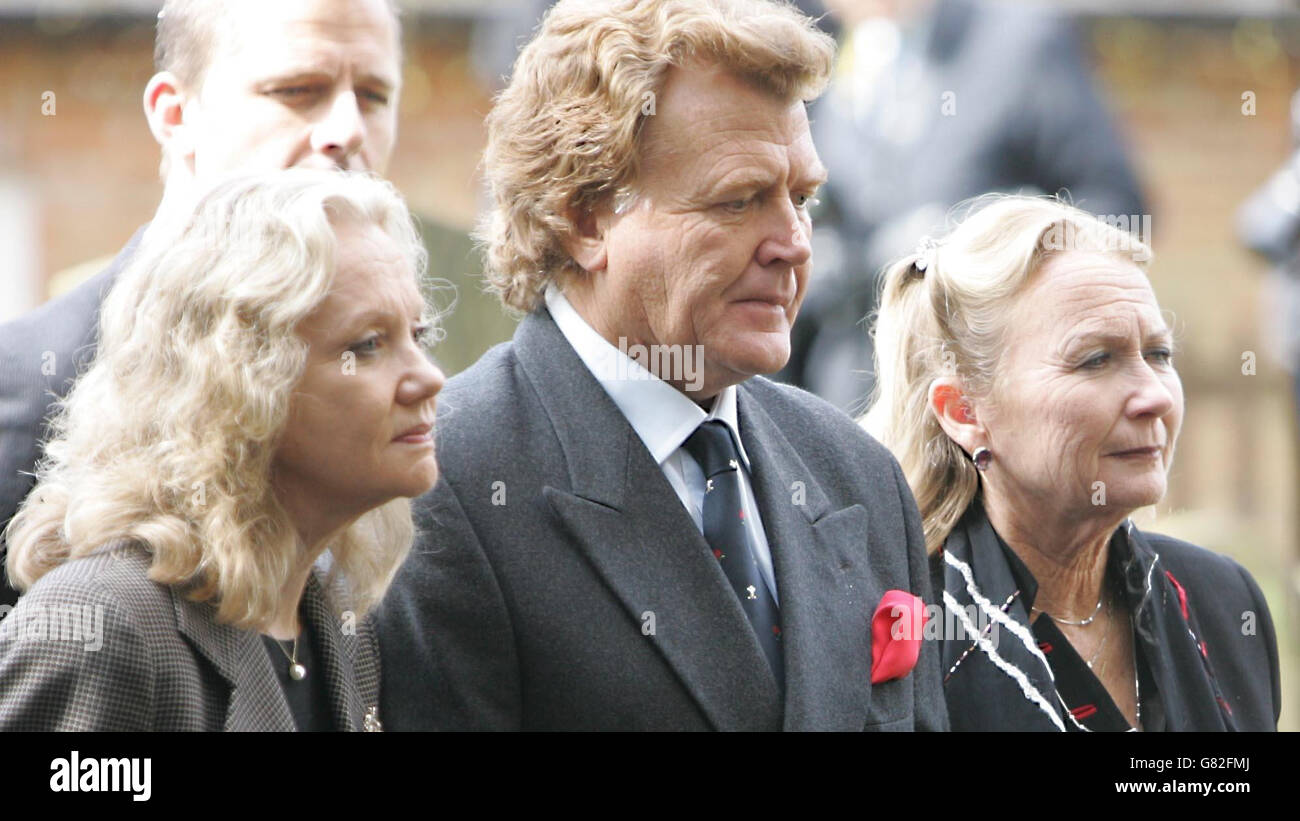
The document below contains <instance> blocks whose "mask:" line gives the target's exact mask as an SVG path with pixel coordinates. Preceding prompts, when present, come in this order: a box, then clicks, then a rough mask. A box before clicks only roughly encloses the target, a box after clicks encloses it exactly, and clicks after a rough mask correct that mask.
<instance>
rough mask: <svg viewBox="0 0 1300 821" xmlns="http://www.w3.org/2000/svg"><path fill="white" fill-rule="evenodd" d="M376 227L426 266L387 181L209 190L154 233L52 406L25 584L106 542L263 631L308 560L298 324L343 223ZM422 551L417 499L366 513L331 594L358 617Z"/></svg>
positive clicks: (329, 269) (325, 288)
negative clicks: (287, 465) (293, 489)
mask: <svg viewBox="0 0 1300 821" xmlns="http://www.w3.org/2000/svg"><path fill="white" fill-rule="evenodd" d="M348 221H355V222H360V223H362V224H373V225H376V226H379V227H380V228H381V229H382V230H383V231H384V232H385V233H386V234H387V235H388V236H389V237H391V238H392V239H393V240H394V241H395V243H396V244H397V245H398V247H399V248H400V249H401V250H402V251H403V252H404V254H405V256H406V258H407V259H408V260H409V261H410V263H411V267H412V270H413V271H414V274H413V275H414V276H415V277H416V279H417V282H418V280H419V279H421V278H422V277H423V276H424V270H425V262H426V260H425V251H424V248H423V246H422V245H421V243H420V239H419V235H418V233H417V231H416V228H415V226H414V225H413V223H412V220H411V217H410V215H409V213H408V212H407V209H406V206H405V205H404V204H403V202H402V199H401V197H400V196H399V195H398V193H397V192H396V191H395V190H394V189H393V187H392V186H391V185H389V184H388V183H386V182H383V181H381V180H379V179H376V178H371V177H366V176H361V175H355V174H344V173H341V172H331V171H307V170H290V171H280V172H276V173H275V174H270V175H259V176H256V177H245V178H241V179H236V180H232V181H229V182H226V183H223V184H221V185H219V186H217V187H216V188H214V189H213V190H212V191H210V192H209V193H208V194H207V195H206V196H205V197H204V198H203V199H202V200H201V201H200V202H199V203H198V205H197V206H196V208H195V209H194V211H193V212H192V213H190V214H186V215H182V216H181V217H180V218H178V219H175V220H173V221H172V222H171V223H170V224H161V223H159V224H155V225H154V226H152V227H151V228H150V231H149V233H148V234H147V235H146V238H145V240H144V241H143V242H142V243H141V245H140V247H139V249H138V250H137V251H136V254H135V256H134V257H133V259H132V261H131V263H130V265H129V266H128V267H127V268H126V269H125V270H124V271H123V272H122V274H121V275H120V277H119V279H118V281H117V283H116V284H115V286H114V287H113V289H112V291H111V292H110V293H109V295H108V297H107V299H106V300H105V302H104V305H103V308H102V310H101V319H100V328H99V347H98V351H97V353H96V356H95V359H94V361H93V363H92V364H91V366H90V367H89V369H88V370H87V371H86V372H85V373H84V374H83V375H82V376H81V377H80V378H79V379H78V380H77V382H76V384H75V386H74V387H73V389H72V391H71V392H70V393H69V395H68V397H67V398H66V399H65V400H64V401H63V402H61V403H60V404H59V405H58V406H57V411H56V415H55V416H54V419H53V421H52V433H51V439H50V441H49V443H48V445H47V446H46V450H45V453H46V456H45V458H44V459H43V460H42V462H41V463H40V465H39V466H38V468H37V484H36V487H35V488H34V489H33V490H32V492H31V494H30V495H29V496H28V497H27V499H26V501H25V502H24V504H23V506H22V508H21V509H20V510H19V512H18V514H17V516H15V518H14V519H13V521H12V522H11V523H10V525H9V528H8V530H7V537H8V542H9V557H8V570H9V576H10V578H11V579H13V580H14V582H15V583H16V584H17V585H18V586H19V588H20V589H26V588H27V587H29V586H30V585H32V584H33V583H35V582H36V580H37V579H39V578H40V577H41V576H43V575H44V574H45V573H47V572H49V571H50V570H52V569H53V568H55V567H57V566H58V565H60V564H62V563H64V562H67V561H69V560H71V559H74V558H77V557H79V556H84V555H86V554H88V553H90V552H92V551H94V550H95V549H96V548H97V547H99V546H101V545H103V544H105V543H106V542H109V541H112V540H115V539H119V538H126V539H133V540H136V541H138V542H141V543H143V544H144V545H145V546H146V547H147V548H148V549H149V550H150V551H151V553H152V566H151V568H150V571H149V577H150V578H151V579H153V580H154V581H157V582H160V583H162V584H167V585H177V586H185V587H186V591H187V595H188V596H189V597H190V598H192V599H194V600H196V601H212V602H213V603H214V604H216V605H217V608H218V613H217V617H218V619H219V620H220V621H222V622H228V623H232V624H235V625H237V626H240V627H244V628H257V627H260V626H262V625H263V624H264V623H265V622H266V620H268V619H269V618H270V617H271V616H272V615H273V614H274V613H275V612H276V611H277V609H278V605H279V603H280V597H281V592H280V591H281V589H282V588H283V587H284V585H285V582H286V580H287V579H288V578H289V575H290V573H291V571H292V569H293V568H294V567H295V566H297V565H299V563H300V561H301V557H302V550H303V547H302V546H301V545H300V540H299V539H298V536H297V533H296V531H295V528H294V525H293V523H292V522H291V521H290V519H289V516H288V514H287V513H286V511H285V510H284V508H283V507H282V506H281V505H280V503H279V502H278V501H277V499H276V496H275V494H274V492H273V489H272V460H273V458H274V456H275V453H276V450H277V447H278V443H279V441H280V439H281V435H282V433H283V431H284V429H285V425H286V420H287V419H288V416H289V404H290V396H291V394H292V393H293V390H294V388H295V387H296V385H297V384H298V381H299V379H300V377H301V375H302V373H303V371H304V367H305V363H306V356H307V352H308V350H307V343H306V342H305V341H304V340H303V339H302V337H300V336H299V335H298V334H297V333H296V331H295V329H296V328H297V326H298V324H299V323H300V322H301V321H302V320H303V319H304V318H306V317H307V316H308V315H310V314H311V313H312V312H313V311H314V310H315V309H316V308H317V307H318V306H319V305H320V304H321V302H322V301H323V300H324V299H325V297H326V295H327V294H328V292H329V290H330V288H331V285H332V283H333V281H334V270H335V251H336V244H337V240H336V238H335V231H334V226H335V225H338V224H340V223H342V222H348ZM412 539H413V526H412V522H411V513H410V503H409V501H408V500H406V499H397V500H394V501H392V502H389V503H387V504H385V505H383V506H381V507H378V508H376V509H374V510H372V511H370V512H368V513H366V514H365V515H363V516H361V517H360V518H359V519H358V520H357V521H356V522H354V523H353V524H352V525H351V526H350V527H349V528H347V529H346V531H344V532H343V533H342V534H341V535H340V536H339V537H338V538H337V539H336V540H335V541H334V542H333V543H332V544H331V545H330V546H329V550H330V552H331V553H332V569H331V572H330V579H329V582H330V583H331V584H338V585H341V587H342V588H343V592H344V593H345V595H347V598H348V599H349V601H348V605H349V606H350V607H351V608H352V609H354V610H356V611H358V612H360V613H364V612H365V611H366V610H367V609H368V608H369V607H370V606H371V605H372V604H374V603H375V602H377V601H378V600H379V599H380V597H382V595H383V592H384V590H385V589H386V588H387V586H388V584H389V582H390V581H391V580H392V577H393V576H394V574H395V573H396V571H397V568H398V566H399V564H400V563H401V561H402V560H403V559H404V558H405V556H406V554H407V551H408V550H409V549H410V545H411V542H412Z"/></svg>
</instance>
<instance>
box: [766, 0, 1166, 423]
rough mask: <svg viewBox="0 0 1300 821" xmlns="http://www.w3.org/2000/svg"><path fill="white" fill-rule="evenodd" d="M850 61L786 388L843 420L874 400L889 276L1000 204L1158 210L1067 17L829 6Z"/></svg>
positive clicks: (821, 128) (909, 3)
mask: <svg viewBox="0 0 1300 821" xmlns="http://www.w3.org/2000/svg"><path fill="white" fill-rule="evenodd" d="M824 3H825V6H826V7H827V9H828V10H829V11H830V12H831V16H830V17H829V18H827V19H826V20H824V23H825V24H826V25H827V26H828V27H834V28H835V30H836V31H837V32H838V34H839V39H840V43H841V50H840V54H839V63H838V66H837V73H836V77H835V80H834V81H833V84H832V86H831V89H830V90H829V91H828V92H827V94H826V96H825V97H823V98H822V99H821V100H819V101H818V102H817V103H816V105H815V106H814V108H813V110H812V112H811V117H812V121H813V138H814V140H815V142H816V144H817V148H818V150H819V151H820V152H821V155H822V157H823V160H824V162H825V163H826V166H827V168H828V169H829V170H830V182H829V183H828V185H827V186H826V188H825V189H824V195H823V196H822V197H821V199H822V211H821V213H819V214H818V215H817V218H816V219H815V220H814V225H815V229H816V233H815V236H814V248H815V249H816V251H815V253H816V258H817V263H816V269H815V276H814V277H813V280H812V283H811V285H810V288H809V294H808V300H807V302H806V303H805V304H804V308H803V312H802V313H801V314H800V317H799V323H798V325H797V326H796V328H795V340H794V342H795V348H794V351H793V353H792V355H791V360H790V364H789V365H787V366H786V369H785V370H784V371H783V372H782V373H781V374H780V375H779V376H778V378H784V379H786V380H787V381H790V382H793V383H795V384H798V385H801V386H803V387H805V388H807V389H809V390H811V391H813V392H814V393H816V394H818V395H820V396H821V397H823V398H824V399H827V400H828V401H830V402H831V403H832V404H835V405H837V406H839V407H840V408H842V409H844V410H849V411H857V410H860V409H861V407H862V406H863V404H864V402H865V399H866V397H867V395H868V393H870V391H871V387H872V379H871V342H870V339H869V338H868V335H867V333H866V329H865V327H864V326H863V324H862V322H861V320H862V318H863V317H864V316H866V315H867V314H868V313H869V312H870V311H871V310H873V309H874V308H875V290H876V282H877V274H878V272H879V271H880V269H881V267H882V266H883V265H885V263H887V262H888V261H889V260H891V259H893V258H895V257H898V256H900V255H902V254H906V253H908V252H909V251H911V250H912V249H913V248H915V247H916V244H917V242H918V241H919V240H920V238H921V237H922V236H924V235H926V234H928V233H935V232H936V230H937V229H938V228H939V227H941V226H942V225H943V223H944V218H945V215H946V214H947V211H948V209H949V208H951V207H952V206H953V205H955V204H956V203H958V202H960V201H961V200H963V199H966V198H968V197H972V196H976V195H978V194H982V193H986V192H990V191H1003V192H1019V193H1031V194H1032V193H1049V194H1056V193H1057V192H1059V191H1066V192H1068V193H1069V196H1070V198H1071V199H1072V200H1073V201H1074V203H1075V204H1076V205H1078V206H1079V207H1081V208H1083V209H1085V210H1087V211H1090V212H1092V213H1095V214H1109V215H1139V214H1141V213H1143V212H1144V211H1145V208H1144V205H1143V202H1142V196H1141V192H1140V189H1139V186H1138V183H1137V179H1136V176H1135V174H1134V171H1133V168H1132V166H1131V165H1130V163H1129V161H1128V159H1127V157H1126V156H1125V148H1124V144H1123V141H1122V140H1121V139H1120V136H1119V134H1118V133H1117V132H1116V130H1115V128H1114V126H1113V125H1112V123H1111V117H1110V114H1109V112H1108V111H1107V109H1106V106H1105V104H1104V103H1103V102H1102V100H1101V98H1100V97H1099V95H1098V93H1097V90H1096V89H1095V88H1094V86H1093V82H1092V79H1091V69H1090V67H1089V66H1088V62H1087V60H1086V59H1085V58H1084V56H1083V53H1082V51H1081V49H1080V44H1079V38H1078V32H1077V30H1076V28H1075V26H1074V23H1073V21H1072V20H1071V19H1069V18H1068V17H1065V16H1062V15H1061V14H1058V13H1057V12H1055V11H1053V10H1051V9H1048V8H1043V7H1041V6H1038V5H1034V4H1030V5H1026V4H1023V3H1014V4H1013V3H1000V2H986V1H985V0H824Z"/></svg>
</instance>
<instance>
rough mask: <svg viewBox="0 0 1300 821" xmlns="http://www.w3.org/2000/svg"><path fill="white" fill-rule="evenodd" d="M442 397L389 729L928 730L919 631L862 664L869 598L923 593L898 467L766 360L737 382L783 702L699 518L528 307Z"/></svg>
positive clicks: (934, 686)
mask: <svg viewBox="0 0 1300 821" xmlns="http://www.w3.org/2000/svg"><path fill="white" fill-rule="evenodd" d="M438 406H439V417H438V423H437V437H438V460H439V464H440V467H441V471H442V474H441V478H440V480H439V482H438V484H437V485H436V487H435V488H434V490H432V491H431V492H430V493H429V494H428V495H426V496H425V497H422V498H421V499H420V500H419V502H418V504H417V523H418V525H419V526H420V527H421V529H422V531H423V532H422V535H421V537H420V539H419V541H418V542H417V546H416V548H415V550H414V552H413V554H412V556H411V557H410V559H409V560H408V561H407V563H406V564H405V565H404V567H403V568H402V570H401V572H400V573H399V575H398V578H397V580H396V582H395V584H394V587H393V588H392V589H391V591H390V594H389V596H388V597H387V598H386V599H385V602H384V604H383V606H382V607H381V608H380V613H379V617H378V624H377V632H378V634H379V639H380V648H381V652H382V654H383V657H384V665H385V670H386V675H385V678H384V681H383V687H382V710H383V715H384V720H385V723H386V725H387V726H388V727H389V728H390V729H434V728H437V729H461V728H494V729H520V728H522V729H539V730H544V729H572V730H589V729H590V730H595V729H600V730H704V729H721V730H778V729H782V728H784V729H788V730H861V729H864V728H865V729H874V730H912V729H928V730H941V729H945V728H946V727H947V719H946V715H945V712H944V706H943V703H942V694H941V692H940V687H939V678H938V658H937V654H936V653H935V650H934V648H933V647H926V648H924V649H923V651H922V655H921V658H920V662H919V663H918V665H917V667H916V668H915V669H914V670H913V671H912V672H911V673H910V674H909V675H907V676H906V677H904V678H901V679H898V680H894V681H891V682H887V683H884V684H880V685H877V686H875V687H873V686H871V684H870V667H871V645H870V620H871V617H872V614H873V612H874V610H875V608H876V606H877V604H878V603H879V602H880V599H881V596H882V595H883V594H884V592H885V591H886V590H889V589H892V588H900V589H905V590H910V591H912V592H914V593H917V594H919V595H921V596H923V597H926V598H928V596H929V580H928V577H927V572H926V563H925V556H924V546H923V537H922V532H921V523H920V519H919V516H918V514H917V510H916V506H915V503H914V502H913V500H912V497H911V494H910V493H909V492H908V490H907V485H906V483H905V482H904V480H903V476H902V473H901V471H900V470H899V468H898V465H897V463H896V462H895V461H894V460H893V458H892V457H891V456H890V455H889V453H888V452H887V451H886V450H885V449H884V448H883V447H882V446H880V445H879V444H878V443H876V442H875V441H874V440H872V439H871V438H870V437H868V436H867V435H865V434H864V433H863V432H862V431H861V430H860V429H859V428H858V427H857V426H856V425H855V424H854V423H853V422H852V421H851V420H850V419H849V418H848V417H846V416H844V415H842V414H840V413H839V412H837V411H835V410H834V409H832V408H831V407H829V406H828V405H826V404H825V403H824V402H822V401H820V400H818V399H816V398H815V397H813V396H810V395H808V394H805V393H803V392H801V391H798V390H796V389H793V388H788V387H784V386H780V385H777V384H774V383H772V382H769V381H767V380H765V379H761V378H755V379H751V380H749V381H747V382H745V383H744V384H742V385H741V386H740V388H739V396H738V410H739V417H740V429H741V436H742V438H743V441H744V445H745V449H746V451H747V452H748V453H749V455H750V458H751V460H752V462H753V476H752V478H753V483H754V492H755V497H756V498H757V500H758V505H759V508H760V512H761V515H762V519H763V523H764V527H765V528H766V530H767V536H768V541H769V542H770V545H771V548H772V556H773V562H774V565H775V573H776V580H777V588H778V591H779V595H780V602H781V620H782V628H783V632H782V639H783V646H784V652H785V671H786V673H785V675H786V686H787V693H786V697H785V700H784V703H782V700H781V698H780V696H779V695H778V690H777V685H776V683H775V680H774V678H773V675H772V672H771V668H770V667H769V666H768V664H767V662H766V660H765V659H764V656H763V653H762V650H761V649H760V648H759V645H758V641H757V639H756V637H755V636H754V633H753V630H752V628H751V627H750V625H749V623H748V622H747V621H746V618H745V615H744V613H743V611H742V610H741V608H740V604H739V602H738V601H737V599H736V596H735V594H734V593H733V592H732V590H731V588H730V587H729V585H728V583H727V581H726V579H725V577H724V575H723V573H722V570H721V569H720V568H719V567H718V564H717V562H716V561H714V560H713V558H712V555H711V553H710V550H709V548H708V545H707V543H706V542H705V540H704V537H703V536H702V535H701V534H700V532H699V530H698V529H697V528H696V527H695V525H694V523H693V521H692V520H691V518H690V515H689V513H688V512H687V511H686V509H685V507H684V506H683V505H682V503H681V501H680V500H679V499H678V497H677V495H676V494H675V493H674V492H673V490H672V488H671V486H670V485H669V484H668V481H667V480H666V479H665V478H664V475H663V473H662V472H661V470H660V468H659V466H658V465H657V464H655V462H654V461H653V459H652V458H651V456H650V454H649V452H648V451H647V450H646V448H645V446H644V444H643V443H642V442H641V440H640V439H639V438H638V437H637V435H636V433H635V432H634V431H633V429H632V427H631V426H630V425H629V424H628V422H627V421H626V419H625V418H624V417H623V415H622V414H621V413H620V412H619V410H618V408H617V407H616V406H615V405H614V403H613V401H612V400H610V398H609V397H608V395H607V394H606V393H605V392H604V390H603V389H602V388H601V386H600V384H599V383H598V382H597V381H596V379H595V378H594V377H593V376H592V375H591V373H590V372H589V371H588V370H587V368H586V366H585V365H584V364H583V363H582V361H581V359H579V357H578V355H577V354H576V353H575V352H574V351H573V349H572V348H571V347H570V345H569V343H568V342H567V340H566V339H565V338H564V336H563V335H562V334H561V332H560V330H559V329H558V327H556V325H555V323H554V321H553V320H552V319H551V317H550V315H549V314H548V313H547V312H546V310H545V309H544V308H541V309H539V310H538V311H537V312H536V313H534V314H532V315H530V316H528V317H527V318H526V319H525V320H524V321H523V322H522V323H521V325H520V327H519V329H518V331H517V332H516V334H515V337H514V340H513V341H512V342H511V343H507V344H504V345H501V346H498V347H496V348H494V349H492V350H491V351H489V352H488V353H487V354H486V355H485V356H484V357H483V358H482V359H481V360H480V361H479V362H478V363H477V364H476V365H474V366H473V367H472V368H470V369H469V370H468V371H466V372H465V373H463V374H461V375H460V376H458V377H456V378H454V379H452V380H451V381H450V382H449V383H448V385H447V387H446V389H445V390H444V392H443V394H442V396H440V397H439V402H438ZM929 644H933V643H932V642H931V643H929Z"/></svg>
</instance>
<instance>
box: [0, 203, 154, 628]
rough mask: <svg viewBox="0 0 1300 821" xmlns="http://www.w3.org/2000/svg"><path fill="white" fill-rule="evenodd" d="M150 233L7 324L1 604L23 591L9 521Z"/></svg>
mask: <svg viewBox="0 0 1300 821" xmlns="http://www.w3.org/2000/svg"><path fill="white" fill-rule="evenodd" d="M143 233H144V228H141V229H140V230H138V231H136V233H135V236H133V237H132V238H131V241H130V242H128V243H127V244H126V247H125V248H123V249H122V250H121V251H120V252H119V253H118V255H117V256H116V257H115V258H114V259H113V262H112V264H111V265H109V267H108V268H106V269H105V270H104V271H103V272H101V273H99V274H96V275H95V276H94V277H92V278H91V279H89V280H87V281H86V282H84V283H82V285H81V286H79V287H78V288H76V289H75V290H73V291H71V292H69V293H67V294H64V295H63V296H61V297H59V298H58V299H54V300H50V301H49V302H47V303H45V304H44V305H42V306H40V307H39V308H37V309H36V310H34V311H32V312H30V313H28V314H24V315H23V316H21V317H19V318H17V319H15V320H12V321H10V322H6V323H4V324H3V325H0V605H3V604H13V603H14V602H15V601H16V600H17V599H18V594H17V592H16V591H14V590H13V588H11V587H10V586H9V584H8V579H7V577H5V575H4V564H3V559H4V554H5V543H4V537H3V531H4V528H5V526H6V525H7V524H9V520H10V519H12V518H13V517H14V514H15V513H17V512H18V508H19V506H20V505H22V503H23V499H26V498H27V494H28V493H29V492H31V489H32V486H33V484H34V480H33V478H32V475H31V474H32V472H33V471H34V470H35V467H36V461H37V459H39V458H40V455H41V444H40V443H41V442H42V441H43V440H44V439H45V423H46V420H47V419H48V417H49V415H50V410H51V407H52V405H53V404H54V402H55V401H56V400H58V399H62V398H63V397H64V396H66V395H67V392H68V389H69V388H70V387H71V386H72V382H73V380H74V379H75V378H76V376H77V374H78V373H80V372H81V371H82V370H84V369H85V367H86V366H87V365H88V364H89V363H90V360H91V359H93V358H94V355H95V341H96V339H97V338H98V327H99V306H100V305H101V304H102V303H103V301H104V297H105V295H107V293H108V290H109V288H111V287H112V285H113V282H114V281H115V280H116V279H117V275H118V274H119V273H120V272H121V271H122V269H123V268H125V267H126V264H127V263H128V262H130V261H131V257H132V256H134V254H135V249H136V246H137V245H139V243H140V237H141V235H142V234H143Z"/></svg>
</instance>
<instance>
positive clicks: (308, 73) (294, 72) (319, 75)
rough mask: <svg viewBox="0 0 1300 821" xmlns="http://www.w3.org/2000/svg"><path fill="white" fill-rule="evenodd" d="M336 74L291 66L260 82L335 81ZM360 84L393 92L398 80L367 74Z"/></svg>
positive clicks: (309, 67) (359, 79)
mask: <svg viewBox="0 0 1300 821" xmlns="http://www.w3.org/2000/svg"><path fill="white" fill-rule="evenodd" d="M333 78H334V74H333V72H330V71H328V70H326V69H323V68H320V67H319V66H316V67H313V66H307V65H302V66H289V67H287V68H282V69H279V70H276V71H272V72H268V73H267V74H266V76H265V77H263V78H262V79H261V80H259V81H258V82H259V83H261V84H271V83H292V82H299V81H303V80H324V79H331V80H332V79H333ZM357 79H358V82H360V83H362V84H370V85H376V86H380V87H382V88H383V89H384V90H386V91H388V90H392V89H394V88H396V87H397V80H396V79H395V78H393V77H389V76H387V75H384V74H376V73H374V72H365V73H363V74H361V75H359V76H358V78H357Z"/></svg>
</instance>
